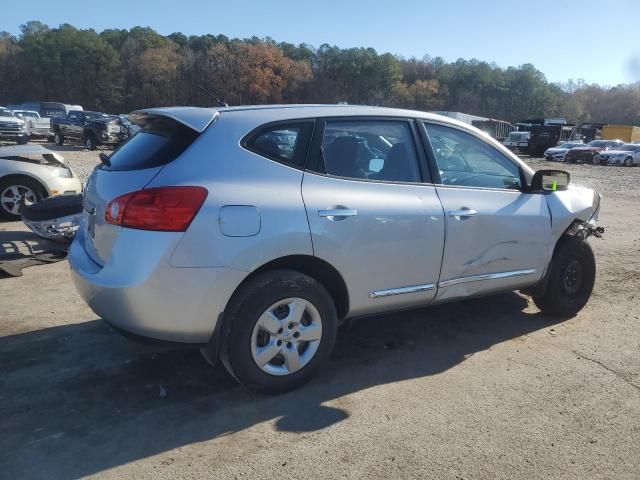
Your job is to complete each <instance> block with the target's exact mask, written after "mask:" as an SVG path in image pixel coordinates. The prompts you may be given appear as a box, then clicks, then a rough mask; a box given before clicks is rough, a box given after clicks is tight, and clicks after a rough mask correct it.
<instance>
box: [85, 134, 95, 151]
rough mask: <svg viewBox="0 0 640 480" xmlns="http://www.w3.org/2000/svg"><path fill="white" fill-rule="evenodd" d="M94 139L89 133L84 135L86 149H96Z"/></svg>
mask: <svg viewBox="0 0 640 480" xmlns="http://www.w3.org/2000/svg"><path fill="white" fill-rule="evenodd" d="M96 146H97V145H96V140H95V138H93V135H91V134H90V133H89V134H87V135H85V137H84V148H86V149H87V150H95V149H96Z"/></svg>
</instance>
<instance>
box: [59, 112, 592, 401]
mask: <svg viewBox="0 0 640 480" xmlns="http://www.w3.org/2000/svg"><path fill="white" fill-rule="evenodd" d="M131 118H132V120H133V121H134V122H135V123H136V124H138V125H139V126H141V127H142V130H141V131H140V132H139V133H138V134H137V135H135V136H134V137H133V138H131V140H130V141H129V142H128V143H126V144H124V145H123V146H121V147H120V148H119V149H118V150H116V151H115V152H114V153H113V154H112V155H111V156H110V157H106V156H102V161H103V163H102V165H100V166H98V167H97V168H96V169H95V170H94V171H93V173H92V174H91V176H90V178H89V180H88V182H87V185H86V189H85V194H84V210H85V212H84V220H83V226H82V228H81V229H80V230H79V232H78V234H77V236H76V238H75V241H74V243H73V244H72V246H71V250H70V254H69V260H70V263H71V270H72V276H73V279H74V282H75V284H76V287H77V289H78V291H79V292H80V294H81V295H82V297H83V298H84V299H85V300H86V301H87V303H88V304H89V305H90V307H91V308H92V309H93V310H94V311H95V312H96V313H97V314H98V315H99V316H100V317H102V318H104V319H105V320H106V321H107V322H109V323H110V324H111V325H113V326H114V327H116V328H117V329H119V330H121V331H124V332H127V333H129V334H134V335H138V336H144V337H151V338H153V339H160V340H169V341H177V342H187V343H192V344H199V345H200V346H201V351H202V352H203V355H204V356H205V358H206V359H207V360H209V361H210V362H214V361H216V360H217V359H218V358H220V359H221V360H222V362H223V363H224V365H225V366H226V368H227V369H228V370H229V372H231V374H232V375H233V376H234V377H235V378H236V379H237V380H238V381H240V382H241V383H242V384H244V385H246V386H248V387H250V388H252V389H254V390H257V391H263V392H264V391H270V392H280V391H286V390H290V389H292V388H296V387H298V386H299V385H301V384H302V383H304V382H305V381H307V380H308V379H309V378H310V377H311V375H312V374H313V372H314V371H315V370H316V369H317V368H318V367H320V365H321V364H323V363H324V362H325V361H326V360H327V357H328V356H329V354H330V352H331V349H332V347H333V344H334V341H335V338H336V335H337V332H338V330H337V329H338V325H339V324H340V323H341V322H342V321H344V320H345V319H348V318H353V317H362V316H367V315H371V314H374V313H381V312H389V311H394V310H400V309H406V308H412V307H418V306H425V305H432V304H437V303H441V302H448V301H452V300H457V299H466V298H469V297H474V296H478V295H487V294H492V293H496V292H502V291H509V290H515V289H527V290H526V291H527V292H529V293H530V294H531V295H533V298H534V301H535V302H536V304H537V305H538V306H539V307H540V309H541V310H542V311H543V312H545V313H548V314H555V315H562V316H570V315H574V314H575V313H577V312H578V311H579V310H580V309H581V308H582V307H583V306H584V305H585V304H586V302H587V300H588V299H589V296H590V295H591V291H592V288H593V284H594V277H595V260H594V256H593V252H592V250H591V248H590V247H589V244H588V243H586V242H585V240H586V238H587V237H588V236H589V235H590V234H591V233H595V234H596V235H599V233H600V230H601V229H599V228H596V227H595V225H594V222H595V220H596V217H597V213H598V210H599V202H600V196H599V195H598V194H597V193H595V192H594V191H592V190H588V189H585V188H579V187H575V186H573V185H571V186H569V185H568V184H569V175H568V174H567V173H566V172H562V171H557V170H547V171H539V172H535V173H534V172H533V171H532V170H531V168H529V167H528V166H527V165H526V164H524V163H523V162H521V161H520V160H519V159H518V158H517V157H516V156H515V155H513V154H512V153H510V152H509V151H508V150H507V149H506V148H504V147H503V146H502V145H500V144H499V143H497V142H496V141H494V140H492V139H491V138H489V137H488V136H487V135H486V134H484V133H482V132H481V131H480V130H477V129H475V128H473V127H470V126H468V125H465V124H463V123H460V122H458V121H455V120H452V119H449V118H445V117H441V116H438V115H430V114H426V113H422V112H415V111H408V110H395V109H386V108H375V107H359V106H346V105H326V106H322V105H291V106H263V107H231V108H219V109H206V108H188V107H181V108H178V107H176V108H158V109H149V110H142V111H139V112H135V113H134V114H132V115H131Z"/></svg>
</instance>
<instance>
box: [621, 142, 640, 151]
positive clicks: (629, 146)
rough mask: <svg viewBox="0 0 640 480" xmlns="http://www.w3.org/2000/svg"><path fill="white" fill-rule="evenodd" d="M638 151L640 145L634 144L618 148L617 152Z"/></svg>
mask: <svg viewBox="0 0 640 480" xmlns="http://www.w3.org/2000/svg"><path fill="white" fill-rule="evenodd" d="M638 149H640V145H634V144H633V143H628V144H626V145H621V146H619V147H617V148H616V150H622V151H623V152H635V151H636V150H638Z"/></svg>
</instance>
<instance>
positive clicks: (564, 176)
mask: <svg viewBox="0 0 640 480" xmlns="http://www.w3.org/2000/svg"><path fill="white" fill-rule="evenodd" d="M569 179H570V175H569V172H565V171H563V170H538V171H537V172H536V173H534V174H533V178H532V179H531V190H532V191H534V192H557V191H560V190H566V189H567V188H569Z"/></svg>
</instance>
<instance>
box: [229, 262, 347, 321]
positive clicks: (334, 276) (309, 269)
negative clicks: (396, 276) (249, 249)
mask: <svg viewBox="0 0 640 480" xmlns="http://www.w3.org/2000/svg"><path fill="white" fill-rule="evenodd" d="M278 269H288V270H295V271H297V272H300V273H303V274H305V275H308V276H309V277H311V278H313V279H314V280H317V281H318V282H320V283H321V284H322V285H323V286H324V287H325V288H326V289H327V291H328V292H329V295H331V298H333V301H334V303H335V306H336V311H337V312H338V318H340V319H343V318H344V317H346V315H347V313H349V291H348V289H347V284H346V282H345V281H344V278H343V277H342V275H341V274H340V272H338V270H337V269H336V268H335V267H334V266H333V265H331V264H330V263H329V262H327V261H326V260H322V259H320V258H318V257H314V256H313V255H287V256H285V257H280V258H276V259H274V260H271V261H269V262H267V263H265V264H264V265H262V266H260V267H258V268H256V269H255V270H254V271H253V272H251V273H250V274H249V275H248V276H247V277H246V278H245V279H244V280H243V282H242V283H241V284H240V285H239V286H238V289H239V288H241V287H242V285H243V284H244V283H245V282H246V281H247V280H249V279H250V278H252V277H253V276H255V275H257V274H259V273H262V272H266V271H269V270H278Z"/></svg>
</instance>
